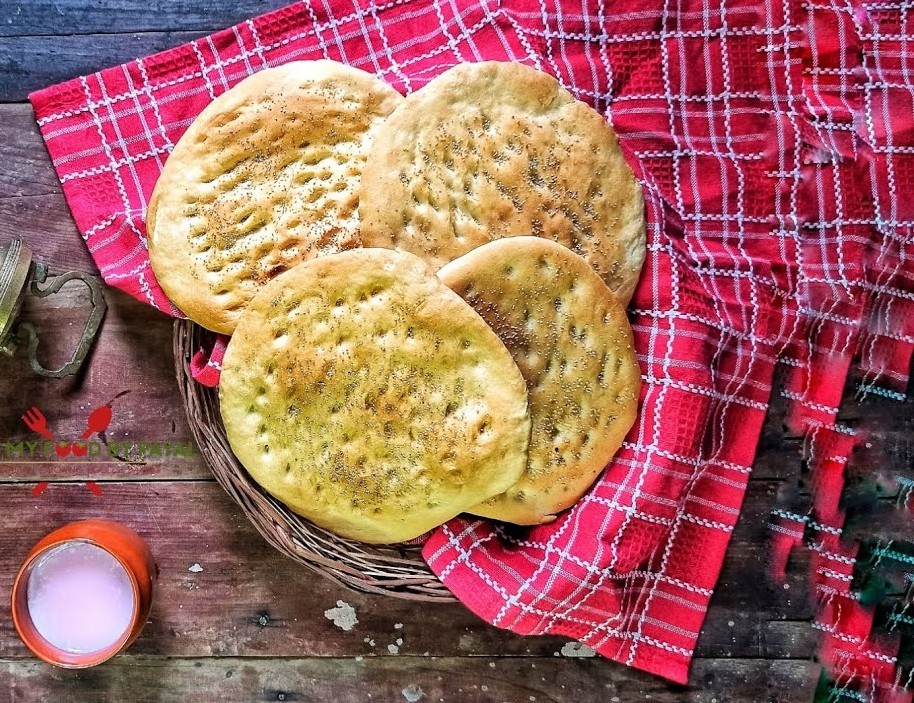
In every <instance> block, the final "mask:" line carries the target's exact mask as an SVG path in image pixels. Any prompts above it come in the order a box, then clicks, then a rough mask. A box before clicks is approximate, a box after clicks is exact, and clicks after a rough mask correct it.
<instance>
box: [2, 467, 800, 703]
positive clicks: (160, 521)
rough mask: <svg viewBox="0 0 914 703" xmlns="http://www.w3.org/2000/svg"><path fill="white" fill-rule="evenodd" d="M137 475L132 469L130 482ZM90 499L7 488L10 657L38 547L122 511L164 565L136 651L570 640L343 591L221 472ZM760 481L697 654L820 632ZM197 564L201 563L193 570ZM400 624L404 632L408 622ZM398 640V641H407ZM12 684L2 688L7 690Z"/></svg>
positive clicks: (5, 589) (352, 652)
mask: <svg viewBox="0 0 914 703" xmlns="http://www.w3.org/2000/svg"><path fill="white" fill-rule="evenodd" d="M128 474H129V472H125V478H127V477H129V476H128ZM100 486H101V488H102V491H103V492H102V495H100V496H96V495H93V494H92V493H91V492H90V491H89V490H87V489H86V487H85V486H83V485H81V484H79V483H75V482H74V483H53V484H51V486H50V487H49V488H48V489H47V490H46V491H45V492H44V493H42V494H41V495H40V496H34V495H33V494H32V486H31V485H30V484H7V485H0V505H2V506H4V509H5V515H6V517H5V518H4V526H5V528H6V529H4V530H2V531H0V657H7V658H18V657H27V656H28V653H27V651H26V650H25V648H24V647H23V645H22V644H21V643H20V642H19V640H18V638H17V637H16V635H15V633H14V632H13V630H12V625H11V623H10V619H9V612H8V607H9V606H8V602H9V594H10V589H11V587H12V578H13V575H14V573H15V572H16V570H17V569H18V566H19V563H20V561H21V559H22V558H23V557H24V556H25V554H26V553H27V552H28V550H29V549H30V547H31V546H32V544H33V543H34V542H36V541H37V540H38V539H39V538H40V537H41V536H42V535H43V534H45V533H46V532H48V531H49V530H51V529H53V528H54V527H56V526H59V525H62V524H64V523H66V522H68V521H70V520H76V519H80V518H84V517H90V516H97V517H111V518H116V519H119V520H122V521H123V522H125V523H126V524H128V525H130V526H131V527H133V528H134V529H136V530H137V531H138V532H139V533H140V534H141V535H142V536H143V537H144V538H145V539H146V540H147V541H148V543H149V545H150V549H151V550H152V552H153V554H154V556H155V559H156V561H157V563H158V566H159V571H160V574H159V583H158V586H157V590H156V596H155V602H154V604H153V608H152V613H151V615H150V622H149V624H148V626H147V627H146V629H145V630H144V632H143V634H142V635H141V637H140V639H139V640H138V641H137V643H136V644H135V645H134V646H133V648H132V649H131V653H132V654H144V655H160V656H171V657H175V656H180V657H188V656H190V657H202V656H274V657H294V656H322V657H343V656H356V655H358V656H370V655H378V656H386V655H388V654H389V653H390V652H389V650H388V647H389V646H390V645H394V646H395V647H396V648H397V649H398V650H399V654H401V655H412V656H421V655H423V654H424V653H425V652H428V653H430V654H431V655H434V656H490V657H497V656H545V657H551V656H553V655H554V654H555V653H556V652H560V651H561V648H562V646H563V644H564V643H565V640H564V639H563V638H560V637H520V636H518V635H514V634H512V633H509V632H506V631H503V630H498V629H496V628H493V627H490V626H489V625H487V624H486V623H484V622H482V621H481V620H479V619H478V618H477V617H476V616H475V615H473V614H472V613H470V612H469V611H468V610H467V609H466V608H464V607H463V606H462V605H460V604H457V603H448V604H434V605H430V604H423V605H422V606H421V607H418V608H417V607H416V605H415V604H414V603H410V602H407V601H402V600H398V599H395V598H384V597H380V596H371V595H365V594H360V593H354V592H351V591H346V590H344V589H341V588H340V587H338V586H336V585H335V584H333V583H331V582H330V581H328V580H326V579H325V578H323V577H322V576H320V575H318V574H315V573H313V572H311V571H309V570H307V569H306V568H304V567H303V566H301V565H299V564H297V563H295V562H293V561H291V560H289V559H286V558H284V557H280V556H279V554H278V553H277V552H275V551H274V550H273V549H272V548H271V547H270V546H269V545H267V544H266V542H264V540H263V539H262V538H261V537H260V536H259V535H258V534H257V532H256V531H255V530H254V529H253V527H251V525H250V524H249V523H248V522H247V520H246V518H245V517H244V516H243V514H242V513H241V511H240V509H239V508H237V506H235V504H234V503H232V502H231V500H230V499H229V498H228V497H227V496H226V495H225V494H224V493H223V491H222V489H221V488H219V486H218V485H216V484H215V483H214V482H212V481H159V482H141V481H135V480H134V481H121V482H104V483H101V484H100ZM760 487H762V484H757V485H754V486H753V495H752V496H751V497H750V498H751V499H750V501H749V503H750V505H749V506H747V507H749V508H750V509H749V510H747V512H746V513H745V517H744V524H745V526H741V527H740V528H738V532H737V534H736V535H735V536H734V545H733V547H734V549H733V550H732V551H731V552H730V554H729V555H728V562H727V565H726V567H725V569H724V573H723V574H722V577H721V581H720V585H719V587H718V589H717V592H716V593H715V596H714V599H713V605H712V608H711V611H710V613H709V615H708V619H707V622H706V625H705V628H704V631H703V634H702V636H701V638H700V639H699V645H698V652H697V653H698V655H699V656H706V657H740V658H743V657H775V656H776V657H779V658H805V657H809V656H810V655H811V654H812V651H813V649H812V645H813V642H814V638H813V636H812V631H811V628H810V627H809V625H808V623H807V622H802V621H798V618H805V617H808V616H809V609H808V604H807V603H806V601H805V598H804V595H803V593H804V588H803V579H804V578H805V572H799V571H798V572H797V573H792V574H791V577H790V579H789V580H788V585H789V586H790V590H789V591H785V590H784V589H783V587H782V586H780V585H774V584H768V583H767V582H766V577H765V564H764V558H763V555H764V550H765V546H764V543H763V542H759V541H758V540H757V539H756V534H755V531H756V530H755V525H756V524H757V523H760V522H762V521H763V515H764V513H765V511H766V510H767V509H768V508H769V505H768V501H770V500H771V498H772V497H773V492H772V491H771V490H769V489H765V490H759V488H760ZM194 564H199V565H200V566H201V567H202V571H200V572H198V573H195V572H191V571H189V570H188V569H189V568H190V567H192V566H193V565H194ZM337 600H343V601H345V602H346V603H348V604H350V605H351V606H352V607H353V608H355V611H356V614H357V617H358V620H359V622H358V624H357V625H356V626H355V627H354V628H353V629H352V630H351V631H348V632H346V631H343V630H341V629H339V628H337V627H336V626H335V625H333V623H332V622H331V621H330V620H329V619H328V618H326V617H324V612H325V611H326V610H327V609H329V608H333V607H335V606H336V602H337ZM398 623H400V624H402V627H400V628H398V627H397V624H398ZM398 639H399V640H401V641H400V642H398V641H397V640H398ZM0 690H2V688H0Z"/></svg>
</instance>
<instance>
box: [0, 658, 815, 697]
mask: <svg viewBox="0 0 914 703" xmlns="http://www.w3.org/2000/svg"><path fill="white" fill-rule="evenodd" d="M816 674H817V668H816V667H815V666H814V665H813V664H811V663H806V662H796V661H791V662H787V661H766V660H760V659H743V660H726V659H699V660H697V661H696V662H695V663H694V665H693V667H692V676H691V682H692V683H691V684H690V685H689V686H679V685H676V684H671V683H668V682H665V681H662V680H660V679H658V678H656V677H652V676H650V675H648V674H644V673H641V672H637V671H632V670H631V669H626V668H625V667H622V666H620V665H618V664H613V663H611V662H607V661H605V660H600V659H596V658H593V659H580V658H578V659H574V660H571V661H570V660H568V659H566V658H562V657H560V658H538V659H510V658H498V659H488V658H472V659H469V658H458V659H455V658H436V657H428V658H424V657H423V658H411V657H384V658H365V659H363V660H361V661H355V660H351V659H300V658H295V659H284V660H275V659H268V660H261V659H234V658H230V659H167V658H163V657H121V658H119V659H115V660H113V661H112V662H110V663H108V664H106V665H104V666H101V667H98V668H96V669H90V670H85V671H67V670H60V669H57V670H54V669H52V668H51V667H48V666H47V665H44V664H41V663H36V662H19V661H2V660H0V688H3V689H6V690H8V691H9V692H10V696H11V698H10V701H11V703H26V702H27V703H38V702H40V701H54V703H58V702H60V701H76V700H91V701H93V703H109V702H110V703H114V702H117V703H121V701H127V700H129V701H135V702H136V703H147V702H148V703H185V702H186V701H187V700H190V699H191V698H197V697H201V698H203V699H207V700H211V699H213V696H215V695H216V692H217V691H218V695H219V699H220V700H227V701H298V702H299V703H304V702H309V703H327V702H328V701H333V703H355V702H356V701H358V702H359V703H363V702H364V701H384V702H385V703H394V702H396V701H400V702H401V703H402V702H403V701H408V702H409V703H416V702H417V701H422V702H423V703H424V702H426V701H428V702H429V703H504V702H505V701H510V702H511V703H520V702H522V701H523V702H524V703H526V702H527V701H531V702H535V703H558V702H560V701H561V702H562V703H568V701H581V703H591V702H593V703H596V701H626V702H628V701H645V700H646V701H651V703H709V701H713V700H715V699H716V700H718V701H726V702H727V703H760V702H763V701H764V703H801V702H802V703H806V702H807V701H809V700H811V699H812V693H813V691H814V689H815V680H816V678H815V677H816ZM4 683H6V686H4Z"/></svg>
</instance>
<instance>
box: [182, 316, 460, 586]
mask: <svg viewBox="0 0 914 703" xmlns="http://www.w3.org/2000/svg"><path fill="white" fill-rule="evenodd" d="M211 341H212V333H210V332H208V331H207V330H205V329H203V328H202V327H200V326H199V325H197V324H195V323H194V322H192V321H190V320H175V323H174V337H173V345H174V360H175V373H176V376H177V380H178V387H179V389H180V391H181V401H182V402H183V404H184V410H185V412H186V414H187V422H188V424H189V425H190V429H191V433H192V434H193V437H194V441H195V442H196V444H197V448H198V450H199V451H200V454H201V455H202V456H203V458H204V460H205V462H206V464H207V466H208V467H209V469H210V471H212V473H213V476H214V477H215V479H216V481H217V482H218V483H219V485H220V486H222V488H223V489H224V490H225V492H226V493H228V495H229V496H230V497H231V498H232V500H234V501H235V502H236V503H237V504H238V505H239V506H240V507H241V510H242V512H243V513H244V514H245V516H246V517H247V518H248V520H250V522H251V524H253V525H254V528H255V529H256V530H257V531H258V532H259V533H260V534H261V535H262V536H263V537H264V539H266V541H267V542H269V543H270V544H271V545H272V546H273V547H274V548H276V549H277V550H278V551H279V552H281V553H282V554H284V555H285V556H287V557H289V558H291V559H294V560H295V561H297V562H299V563H301V564H304V565H305V566H307V567H308V568H310V569H311V570H313V571H315V572H317V573H319V574H320V575H321V576H324V577H326V578H328V579H330V580H331V581H334V582H336V583H338V584H340V585H343V586H346V587H348V588H351V589H354V590H357V591H362V592H364V593H379V594H384V595H389V596H394V597H396V598H403V599H407V600H418V601H426V602H453V601H455V600H456V599H455V598H454V596H453V594H451V592H450V591H449V590H448V589H447V588H446V587H445V586H444V584H442V583H441V581H439V580H438V577H437V576H435V574H434V573H433V572H432V570H431V569H430V568H429V567H428V564H426V563H425V560H424V559H423V558H422V550H421V547H419V546H411V545H395V546H375V545H369V544H364V543H362V542H356V541H354V540H349V539H345V538H344V537H340V536H338V535H335V534H333V533H332V532H330V531H329V530H325V529H323V528H321V527H318V526H317V525H315V524H314V523H312V522H309V521H308V520H307V519H305V518H303V517H302V516H300V515H297V514H296V513H293V512H292V511H291V510H289V508H287V507H286V506H285V505H283V504H282V503H281V502H279V501H278V500H276V499H275V498H273V497H272V496H270V495H269V494H268V493H266V492H265V491H264V490H263V489H262V488H261V487H260V486H259V485H258V484H257V483H255V482H254V480H253V479H252V478H251V477H250V475H249V474H248V472H247V471H246V470H245V469H244V467H243V466H242V465H241V462H239V461H238V459H237V458H236V457H235V455H234V454H233V453H232V450H231V447H230V446H229V442H228V438H227V437H226V434H225V428H224V427H223V425H222V417H221V415H220V412H219V393H218V390H217V389H216V388H209V387H207V386H204V385H202V384H200V383H197V382H196V381H195V380H194V379H193V377H192V376H191V374H190V359H191V357H192V356H193V354H194V352H196V351H197V350H198V349H200V348H205V347H207V346H208V342H210V343H211Z"/></svg>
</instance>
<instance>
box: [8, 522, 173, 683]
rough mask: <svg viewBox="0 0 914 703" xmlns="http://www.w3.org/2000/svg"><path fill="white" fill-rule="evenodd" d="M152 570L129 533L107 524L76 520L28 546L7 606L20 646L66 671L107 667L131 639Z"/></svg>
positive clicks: (145, 550) (141, 619) (145, 610)
mask: <svg viewBox="0 0 914 703" xmlns="http://www.w3.org/2000/svg"><path fill="white" fill-rule="evenodd" d="M156 573H157V568H156V565H155V562H154V561H153V559H152V554H151V553H150V551H149V547H148V546H147V545H146V543H145V542H144V541H143V538H142V537H140V536H139V535H138V534H137V533H136V532H134V531H133V530H131V529H130V528H129V527H127V526H126V525H122V524H120V523H117V522H112V521H111V520H95V519H93V520H78V521H76V522H71V523H69V524H67V525H64V526H63V527H59V528H57V529H56V530H54V531H53V532H51V533H50V534H47V535H45V536H44V537H42V538H41V539H40V540H38V542H37V544H35V546H33V547H32V549H31V551H29V553H28V555H27V556H26V557H25V560H24V561H23V562H22V566H21V567H20V569H19V573H17V574H16V578H15V579H13V591H12V593H11V596H12V597H11V599H10V605H11V613H12V616H13V624H14V625H15V627H16V632H18V633H19V637H20V638H22V642H23V643H24V644H25V646H26V647H28V648H29V650H31V652H32V653H33V654H34V655H35V656H37V657H38V658H39V659H42V660H44V661H46V662H47V663H48V664H54V665H55V666H62V667H65V668H68V669H84V668H86V667H89V666H96V665H98V664H101V663H102V662H105V661H108V660H109V659H110V658H111V657H113V656H115V655H117V654H119V653H120V652H123V651H124V650H125V649H126V648H127V647H129V646H130V645H131V644H133V642H134V641H135V640H136V638H137V637H139V635H140V632H141V631H142V630H143V626H144V625H145V624H146V622H147V620H148V618H149V610H150V607H151V606H152V595H153V588H154V587H155V581H156Z"/></svg>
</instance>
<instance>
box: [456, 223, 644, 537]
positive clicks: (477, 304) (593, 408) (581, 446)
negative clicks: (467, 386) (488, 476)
mask: <svg viewBox="0 0 914 703" xmlns="http://www.w3.org/2000/svg"><path fill="white" fill-rule="evenodd" d="M438 276H439V278H441V280H442V281H443V282H444V283H445V284H447V285H448V286H449V287H450V288H452V289H453V290H454V291H455V292H456V293H459V294H460V295H461V296H462V297H463V298H464V300H466V301H467V302H468V303H469V304H470V305H472V306H473V308H474V309H475V310H476V311H477V312H478V313H479V314H480V315H482V317H483V319H485V321H486V322H487V323H488V324H489V326H490V327H491V328H492V329H493V330H495V332H496V334H498V336H499V337H500V338H501V340H502V341H503V342H504V343H505V345H506V346H507V347H508V349H509V350H510V352H511V354H512V356H513V357H514V361H515V362H516V363H517V365H518V367H519V368H520V370H521V374H523V376H524V379H525V380H526V382H527V389H528V391H529V394H530V397H529V404H530V416H531V419H532V430H531V439H530V452H529V460H528V464H527V470H526V472H525V473H524V476H523V477H522V478H521V479H520V481H518V482H517V483H515V484H514V485H513V486H511V488H509V489H508V490H507V491H506V492H505V493H503V494H502V495H500V496H498V497H496V498H492V499H491V500H487V501H485V502H484V503H482V504H481V505H477V506H475V507H474V508H471V509H470V511H469V512H472V513H475V514H477V515H482V516H484V517H490V518H495V519H497V520H505V521H507V522H514V523H518V524H521V525H535V524H538V523H543V522H549V521H550V520H553V519H554V518H555V514H556V513H558V512H559V511H561V510H564V509H565V508H568V507H569V506H571V505H572V504H573V503H575V502H576V501H577V500H578V499H579V498H580V497H581V496H582V495H583V494H584V493H585V492H586V491H587V489H588V488H589V487H590V485H591V484H592V483H593V481H594V479H596V477H597V476H598V475H599V473H600V472H601V471H602V470H603V468H604V467H605V466H606V464H608V463H609V461H610V459H612V457H613V455H614V454H615V453H616V451H617V450H618V449H619V447H620V446H621V444H622V440H623V439H624V438H625V435H626V433H627V432H628V430H629V429H630V428H631V426H632V424H633V423H634V421H635V416H636V414H637V410H638V394H639V391H640V387H641V372H640V370H639V368H638V362H637V359H636V356H635V349H634V344H633V339H632V331H631V326H630V325H629V322H628V319H627V318H626V316H625V310H624V308H623V307H622V305H621V303H620V302H619V300H618V299H617V298H616V296H615V295H614V294H613V293H612V291H610V290H609V288H607V286H606V284H605V283H603V281H602V280H601V279H600V277H599V276H598V275H597V274H596V273H595V272H594V271H593V269H591V268H590V266H588V264H587V262H586V261H584V259H582V258H581V257H580V256H578V255H576V254H574V253H573V252H571V251H569V250H568V249H566V248H565V247H563V246H561V245H559V244H555V243H553V242H550V241H548V240H545V239H541V238H539V237H512V238H509V239H501V240H498V241H495V242H492V243H490V244H486V245H484V246H481V247H479V248H477V249H474V250H473V251H472V252H470V253H469V254H466V255H465V256H462V257H460V258H459V259H457V260H455V261H453V262H451V263H450V264H448V265H447V266H445V267H444V268H443V269H441V270H440V271H439V272H438Z"/></svg>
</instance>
